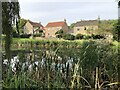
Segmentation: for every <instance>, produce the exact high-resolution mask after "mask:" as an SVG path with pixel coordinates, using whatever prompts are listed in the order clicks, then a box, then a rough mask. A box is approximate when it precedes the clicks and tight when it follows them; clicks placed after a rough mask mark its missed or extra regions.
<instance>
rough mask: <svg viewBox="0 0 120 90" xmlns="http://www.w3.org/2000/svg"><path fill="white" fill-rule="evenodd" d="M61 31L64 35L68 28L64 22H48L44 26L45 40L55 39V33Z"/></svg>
mask: <svg viewBox="0 0 120 90" xmlns="http://www.w3.org/2000/svg"><path fill="white" fill-rule="evenodd" d="M61 29H62V30H63V32H64V33H67V32H68V26H67V23H66V20H64V21H60V22H49V23H48V24H47V25H46V26H45V37H46V38H55V37H56V35H55V33H56V32H57V31H59V30H61Z"/></svg>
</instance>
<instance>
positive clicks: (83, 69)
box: [2, 43, 118, 87]
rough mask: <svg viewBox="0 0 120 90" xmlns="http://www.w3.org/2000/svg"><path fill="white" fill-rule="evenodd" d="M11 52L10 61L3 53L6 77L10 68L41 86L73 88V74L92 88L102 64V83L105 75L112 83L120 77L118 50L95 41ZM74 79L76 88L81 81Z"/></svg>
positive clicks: (12, 71)
mask: <svg viewBox="0 0 120 90" xmlns="http://www.w3.org/2000/svg"><path fill="white" fill-rule="evenodd" d="M85 45H86V44H85ZM11 54H12V55H11V56H12V57H11V60H10V61H9V62H8V60H7V59H6V55H5V53H3V55H2V56H3V57H2V59H3V72H4V76H3V78H6V77H7V76H6V75H7V72H6V71H7V70H8V69H9V71H10V72H11V75H13V76H11V77H14V75H16V73H18V75H21V74H25V75H26V77H29V78H30V79H32V80H34V81H35V82H37V86H38V87H48V83H49V82H50V86H51V87H70V86H71V81H72V80H73V75H76V76H77V75H79V76H82V77H84V79H83V80H80V82H79V83H82V85H83V86H86V85H88V82H89V84H90V85H91V87H94V85H95V80H96V67H99V80H100V83H102V82H103V78H104V81H107V80H109V81H111V82H114V81H116V80H117V78H118V77H117V67H116V66H117V53H116V52H113V50H110V49H109V47H108V46H104V45H102V46H101V45H100V44H98V45H95V44H94V43H93V44H90V45H86V46H83V47H82V48H64V47H62V48H59V47H54V48H51V47H49V48H47V49H46V48H40V47H39V48H38V47H36V48H34V49H28V48H27V49H26V50H25V49H24V50H12V52H11ZM110 61H111V62H110ZM9 64H10V65H9ZM103 74H104V75H106V76H104V75H103ZM102 75H103V76H102ZM8 77H9V76H8ZM77 78H78V77H76V80H77ZM25 79H26V78H25ZM86 81H87V82H86ZM75 82H76V87H77V85H78V84H79V83H78V81H75ZM29 83H31V82H29ZM34 84H35V85H36V83H34ZM56 85H57V86H56ZM90 85H89V86H90ZM83 86H78V87H83Z"/></svg>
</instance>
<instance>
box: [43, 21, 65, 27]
mask: <svg viewBox="0 0 120 90" xmlns="http://www.w3.org/2000/svg"><path fill="white" fill-rule="evenodd" d="M65 23H66V22H65V21H61V22H49V23H48V24H47V25H46V26H45V27H58V26H63V25H64V24H65Z"/></svg>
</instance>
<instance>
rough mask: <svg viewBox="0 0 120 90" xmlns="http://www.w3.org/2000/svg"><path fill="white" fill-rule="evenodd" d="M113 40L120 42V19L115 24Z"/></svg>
mask: <svg viewBox="0 0 120 90" xmlns="http://www.w3.org/2000/svg"><path fill="white" fill-rule="evenodd" d="M113 38H114V40H117V41H120V19H119V20H118V22H117V23H115V24H114V29H113Z"/></svg>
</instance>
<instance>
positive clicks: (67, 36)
mask: <svg viewBox="0 0 120 90" xmlns="http://www.w3.org/2000/svg"><path fill="white" fill-rule="evenodd" d="M63 39H65V40H75V36H74V35H72V34H65V35H64V36H63Z"/></svg>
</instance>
